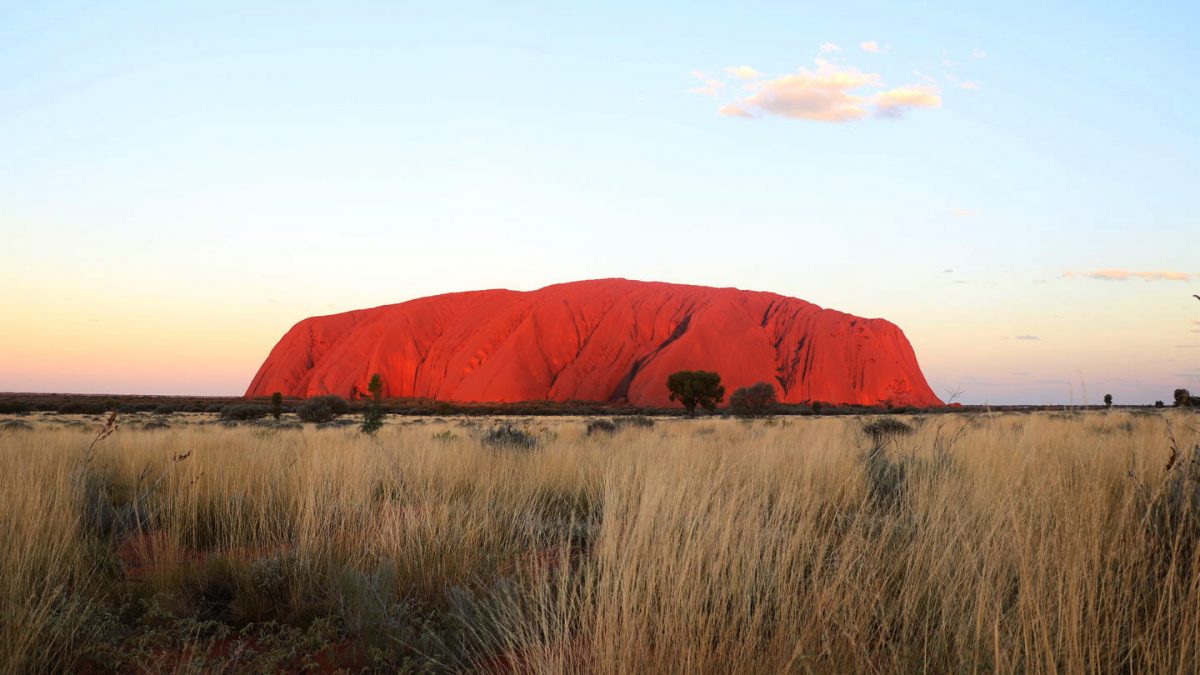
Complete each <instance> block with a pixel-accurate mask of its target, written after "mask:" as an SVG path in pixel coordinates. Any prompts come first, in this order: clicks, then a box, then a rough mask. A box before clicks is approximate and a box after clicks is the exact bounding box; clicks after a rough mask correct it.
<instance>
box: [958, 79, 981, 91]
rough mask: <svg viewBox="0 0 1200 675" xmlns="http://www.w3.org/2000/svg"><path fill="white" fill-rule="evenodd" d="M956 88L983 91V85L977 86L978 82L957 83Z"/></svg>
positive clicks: (965, 81)
mask: <svg viewBox="0 0 1200 675" xmlns="http://www.w3.org/2000/svg"><path fill="white" fill-rule="evenodd" d="M958 88H959V89H970V90H972V91H978V90H980V89H983V85H981V84H979V83H978V82H974V81H972V80H963V81H962V82H959V83H958Z"/></svg>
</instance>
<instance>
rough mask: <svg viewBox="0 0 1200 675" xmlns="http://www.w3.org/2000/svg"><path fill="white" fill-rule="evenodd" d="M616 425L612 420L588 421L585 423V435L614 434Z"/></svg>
mask: <svg viewBox="0 0 1200 675" xmlns="http://www.w3.org/2000/svg"><path fill="white" fill-rule="evenodd" d="M616 430H617V425H616V424H615V423H614V422H613V421H612V420H589V421H588V423H587V435H588V436H592V435H594V434H611V433H615V432H616Z"/></svg>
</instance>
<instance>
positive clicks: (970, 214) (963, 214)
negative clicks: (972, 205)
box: [950, 206, 983, 218]
mask: <svg viewBox="0 0 1200 675" xmlns="http://www.w3.org/2000/svg"><path fill="white" fill-rule="evenodd" d="M950 213H953V214H954V215H956V216H958V217H959V218H974V217H975V216H978V215H979V214H981V213H983V211H980V210H979V209H964V208H961V207H957V206H956V207H954V208H952V209H950Z"/></svg>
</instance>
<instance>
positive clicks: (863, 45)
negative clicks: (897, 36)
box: [858, 40, 892, 54]
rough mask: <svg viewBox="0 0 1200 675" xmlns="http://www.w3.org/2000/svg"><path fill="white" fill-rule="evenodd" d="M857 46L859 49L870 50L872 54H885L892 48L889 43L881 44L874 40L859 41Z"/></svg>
mask: <svg viewBox="0 0 1200 675" xmlns="http://www.w3.org/2000/svg"><path fill="white" fill-rule="evenodd" d="M858 47H859V49H861V50H863V51H864V52H870V53H872V54H886V53H888V52H889V51H891V49H892V46H891V45H881V44H879V43H878V42H876V41H874V40H867V41H866V42H860V43H858Z"/></svg>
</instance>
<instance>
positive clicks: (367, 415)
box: [359, 373, 384, 436]
mask: <svg viewBox="0 0 1200 675" xmlns="http://www.w3.org/2000/svg"><path fill="white" fill-rule="evenodd" d="M367 391H368V392H370V393H371V402H370V403H369V404H368V405H367V409H366V410H364V411H363V421H362V426H361V427H359V429H360V430H361V431H362V432H363V433H364V434H368V435H372V436H373V435H374V434H375V432H376V431H379V430H380V429H382V428H383V416H384V412H383V406H382V405H380V403H379V399H380V398H382V397H383V378H382V377H381V376H380V375H379V373H375V374H374V375H372V376H371V381H370V382H369V383H368V384H367Z"/></svg>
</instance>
